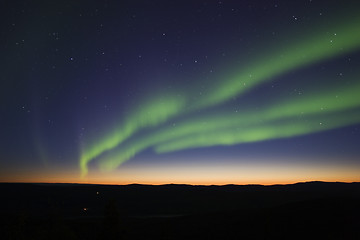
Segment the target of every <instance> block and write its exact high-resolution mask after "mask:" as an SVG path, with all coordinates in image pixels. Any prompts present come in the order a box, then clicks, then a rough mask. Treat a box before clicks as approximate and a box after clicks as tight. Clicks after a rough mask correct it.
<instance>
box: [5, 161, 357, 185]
mask: <svg viewBox="0 0 360 240" xmlns="http://www.w3.org/2000/svg"><path fill="white" fill-rule="evenodd" d="M310 181H324V182H360V165H355V164H348V165H345V166H341V165H336V164H335V165H334V164H327V165H311V167H310V166H309V165H305V164H303V165H300V164H288V165H285V164H274V163H271V164H270V163H269V164H255V163H254V164H238V165H231V166H226V165H223V166H222V165H217V166H185V165H184V166H145V167H144V166H142V167H140V166H137V167H123V168H119V169H118V170H117V171H113V172H108V173H101V172H94V171H92V172H90V174H89V175H88V176H87V178H85V179H81V178H80V174H79V171H77V170H73V169H72V170H65V169H63V170H43V171H36V170H34V171H26V170H22V171H13V172H12V173H11V174H10V173H8V174H1V176H0V182H32V183H79V184H109V185H127V184H150V185H162V184H190V185H226V184H237V185H247V184H261V185H274V184H292V183H297V182H310Z"/></svg>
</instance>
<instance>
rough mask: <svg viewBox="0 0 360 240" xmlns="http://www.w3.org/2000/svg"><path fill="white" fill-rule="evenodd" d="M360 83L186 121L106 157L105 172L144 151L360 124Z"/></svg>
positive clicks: (269, 136)
mask: <svg viewBox="0 0 360 240" xmlns="http://www.w3.org/2000/svg"><path fill="white" fill-rule="evenodd" d="M358 92H360V84H359V83H358V84H357V85H351V86H347V87H343V88H336V89H332V90H329V89H328V90H326V91H324V92H322V93H313V94H310V95H308V96H296V97H293V98H292V99H291V98H289V99H287V102H282V103H281V102H280V103H275V104H273V105H271V106H269V107H266V108H264V109H259V110H256V111H248V112H243V113H236V114H235V113H227V114H225V113H223V114H222V116H221V117H218V116H217V115H215V116H207V117H206V118H201V119H197V120H190V121H185V122H182V123H180V124H177V125H176V126H175V127H174V126H171V127H167V128H163V129H161V130H159V131H157V132H155V133H153V134H150V135H148V136H145V137H143V138H140V139H138V140H135V141H134V142H132V143H130V144H127V145H125V146H123V147H122V148H119V149H117V150H113V151H111V152H110V153H109V154H108V155H106V156H104V157H103V158H101V159H100V160H101V161H100V162H99V164H100V167H101V169H103V170H111V169H113V168H116V167H118V166H119V165H120V164H121V163H123V162H125V161H127V160H129V159H130V158H132V157H133V156H134V155H136V154H137V153H138V152H141V151H143V150H144V149H147V148H150V147H155V150H156V152H158V153H163V152H170V151H176V150H181V149H188V148H197V147H205V146H214V145H231V144H238V143H244V142H254V141H263V140H267V139H276V138H284V137H294V136H298V135H303V134H308V133H311V132H317V131H324V130H329V129H332V128H336V127H341V126H346V125H349V124H353V123H357V122H359V115H360V114H359V113H358V111H355V112H354V113H352V112H351V111H352V110H353V109H356V108H358V107H360V101H359V99H358V95H357V94H358Z"/></svg>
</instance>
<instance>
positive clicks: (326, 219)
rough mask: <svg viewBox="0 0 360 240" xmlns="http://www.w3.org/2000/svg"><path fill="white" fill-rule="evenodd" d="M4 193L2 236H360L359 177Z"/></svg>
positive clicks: (20, 188) (46, 187)
mask: <svg viewBox="0 0 360 240" xmlns="http://www.w3.org/2000/svg"><path fill="white" fill-rule="evenodd" d="M0 192H1V202H0V206H1V207H0V209H1V212H0V213H1V215H0V217H1V219H0V221H1V222H0V239H94V240H96V239H360V218H359V216H360V206H359V205H360V204H359V203H360V201H359V200H360V183H325V182H309V183H298V184H292V185H274V186H261V185H246V186H237V185H226V186H190V185H162V186H152V185H126V186H107V185H82V184H15V183H2V184H0Z"/></svg>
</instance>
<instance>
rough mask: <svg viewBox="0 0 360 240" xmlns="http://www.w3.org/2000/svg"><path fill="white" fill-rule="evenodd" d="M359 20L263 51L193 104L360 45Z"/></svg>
mask: <svg viewBox="0 0 360 240" xmlns="http://www.w3.org/2000/svg"><path fill="white" fill-rule="evenodd" d="M359 24H360V21H359V19H352V20H351V21H349V22H347V23H346V24H344V23H343V24H338V25H337V26H333V27H327V28H326V29H327V30H328V29H331V31H332V32H331V33H329V32H327V31H324V30H322V29H319V30H318V31H317V32H316V34H314V35H311V36H304V37H303V38H302V39H299V40H298V41H296V42H293V43H292V44H289V45H287V46H285V47H282V46H280V47H279V46H277V47H276V48H274V49H272V50H270V51H268V52H269V53H263V54H262V57H261V59H258V60H257V61H254V64H252V65H249V66H246V65H245V66H241V67H240V71H239V72H238V73H236V74H235V75H234V76H233V77H231V78H229V79H224V80H222V81H219V82H218V84H216V85H215V87H214V88H213V89H212V90H210V91H209V93H208V94H206V95H205V97H204V98H202V99H201V100H200V101H199V102H198V103H197V104H196V105H195V106H194V107H195V108H202V107H208V106H213V105H216V104H220V103H223V102H225V101H227V100H229V99H231V98H232V97H235V96H238V95H239V94H241V93H243V92H245V91H248V90H250V89H251V88H253V87H255V86H257V85H259V84H261V83H263V82H265V81H268V80H271V79H272V78H274V77H276V76H278V75H281V74H284V73H286V72H289V71H291V70H294V69H297V68H300V67H303V66H306V65H310V64H313V63H316V62H318V61H321V60H324V59H327V58H331V57H336V56H338V55H342V54H346V53H348V52H351V51H353V50H356V49H359V47H360V31H359ZM334 33H336V35H334Z"/></svg>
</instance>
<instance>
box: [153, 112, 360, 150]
mask: <svg viewBox="0 0 360 240" xmlns="http://www.w3.org/2000/svg"><path fill="white" fill-rule="evenodd" d="M349 115H352V116H349ZM359 122H360V112H356V113H347V114H346V115H341V114H340V115H338V114H333V115H323V116H316V117H312V118H310V119H299V118H293V119H288V120H287V121H285V122H281V123H280V124H279V123H268V124H263V125H258V126H252V127H249V128H238V129H227V130H224V129H222V130H219V131H212V132H208V133H202V134H196V135H191V136H187V137H184V138H182V139H177V140H174V141H171V142H168V143H162V144H160V145H158V146H157V147H156V151H157V152H158V153H164V152H172V151H178V150H181V149H189V148H199V147H209V146H216V145H234V144H240V143H248V142H258V141H264V140H269V139H278V138H286V137H295V136H299V135H305V134H309V133H315V132H319V131H325V130H329V129H333V128H338V127H343V126H347V125H350V124H355V123H359Z"/></svg>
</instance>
